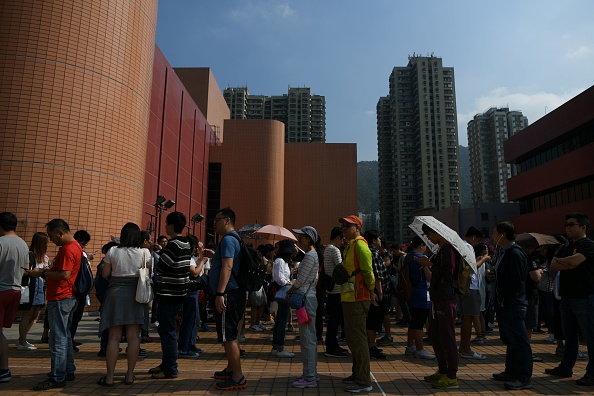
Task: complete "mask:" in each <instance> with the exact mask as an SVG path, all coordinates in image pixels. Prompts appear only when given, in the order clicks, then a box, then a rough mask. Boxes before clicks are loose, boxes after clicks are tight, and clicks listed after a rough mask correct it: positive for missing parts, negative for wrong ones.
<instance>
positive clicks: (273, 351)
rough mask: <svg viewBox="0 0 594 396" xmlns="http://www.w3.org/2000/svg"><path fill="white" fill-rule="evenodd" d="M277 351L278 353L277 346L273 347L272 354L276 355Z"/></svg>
mask: <svg viewBox="0 0 594 396" xmlns="http://www.w3.org/2000/svg"><path fill="white" fill-rule="evenodd" d="M277 353H278V349H276V348H272V350H271V351H270V354H271V355H272V356H276V354H277Z"/></svg>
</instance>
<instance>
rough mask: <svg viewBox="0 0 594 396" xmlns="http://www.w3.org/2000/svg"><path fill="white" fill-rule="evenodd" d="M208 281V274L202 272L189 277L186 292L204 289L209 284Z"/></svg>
mask: <svg viewBox="0 0 594 396" xmlns="http://www.w3.org/2000/svg"><path fill="white" fill-rule="evenodd" d="M209 285H210V281H209V279H208V275H206V274H202V275H201V276H197V277H195V278H194V277H190V281H189V282H188V292H190V293H192V292H195V291H198V290H206V289H208V288H209V287H210V286H209Z"/></svg>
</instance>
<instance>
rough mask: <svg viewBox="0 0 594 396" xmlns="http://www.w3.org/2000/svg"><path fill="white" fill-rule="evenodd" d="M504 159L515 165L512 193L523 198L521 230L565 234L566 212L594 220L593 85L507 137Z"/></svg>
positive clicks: (518, 225) (511, 196) (509, 183)
mask: <svg viewBox="0 0 594 396" xmlns="http://www.w3.org/2000/svg"><path fill="white" fill-rule="evenodd" d="M503 146H504V154H505V162H507V163H509V164H514V165H516V169H517V172H518V173H517V175H515V176H513V177H512V178H510V179H509V180H508V181H507V191H508V197H509V199H510V200H511V201H518V202H519V203H520V211H521V214H520V215H519V216H517V217H515V218H513V219H512V222H513V223H514V224H515V226H516V229H517V230H518V231H520V232H542V233H547V234H564V233H565V228H564V226H563V224H564V222H565V221H564V219H565V217H564V216H565V214H566V213H569V212H574V211H578V212H583V213H585V214H587V215H588V216H589V217H590V221H593V220H594V166H593V165H592V159H593V158H594V86H592V87H590V88H588V89H587V90H586V91H584V92H582V93H581V94H579V95H578V96H576V97H575V98H573V99H571V100H570V101H568V102H567V103H565V104H564V105H562V106H560V107H559V108H557V109H555V110H554V111H552V112H550V113H549V114H547V115H546V116H544V117H542V118H541V119H539V120H538V121H536V122H535V123H534V124H532V125H530V126H529V127H527V128H525V129H524V130H522V131H521V132H519V133H517V134H516V135H514V136H512V137H511V138H509V139H508V140H507V141H506V142H505V143H504V144H503Z"/></svg>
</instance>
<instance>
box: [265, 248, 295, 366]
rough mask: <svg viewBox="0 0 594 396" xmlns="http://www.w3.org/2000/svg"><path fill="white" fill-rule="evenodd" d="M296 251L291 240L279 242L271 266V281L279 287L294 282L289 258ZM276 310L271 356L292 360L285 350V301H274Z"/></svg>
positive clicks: (287, 310)
mask: <svg viewBox="0 0 594 396" xmlns="http://www.w3.org/2000/svg"><path fill="white" fill-rule="evenodd" d="M296 251H297V246H295V243H294V242H293V241H291V240H288V239H286V240H283V241H280V242H279V247H278V252H277V255H276V259H275V260H274V263H273V264H272V280H273V281H274V282H276V284H277V285H278V286H279V288H280V287H283V286H287V285H289V286H291V285H292V284H293V283H294V281H292V280H291V268H290V267H289V265H290V264H289V263H290V262H291V258H292V257H293V255H294V254H295V252H296ZM276 302H277V304H278V310H277V313H276V320H275V321H274V326H273V327H272V351H271V354H272V355H273V356H276V357H280V358H292V357H294V356H295V354H294V353H293V352H289V351H287V350H286V349H285V335H286V333H285V328H286V325H287V321H288V319H289V314H290V313H291V309H290V308H289V303H288V302H287V301H278V300H277V301H276Z"/></svg>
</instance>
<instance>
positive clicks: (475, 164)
mask: <svg viewBox="0 0 594 396" xmlns="http://www.w3.org/2000/svg"><path fill="white" fill-rule="evenodd" d="M527 126H528V118H527V117H526V116H524V115H523V114H522V112H521V111H510V110H509V109H508V108H507V107H504V108H496V107H492V108H490V109H489V110H487V111H486V112H484V113H482V114H477V115H475V116H474V118H473V119H472V120H470V121H469V122H468V129H467V131H468V149H469V157H470V183H471V189H472V202H473V203H481V202H490V203H498V202H499V203H505V202H509V200H508V199H507V183H506V181H507V179H509V178H510V177H512V176H514V175H515V174H516V167H515V165H513V164H506V163H505V161H504V159H503V142H504V141H506V140H507V139H509V138H510V137H512V136H513V135H515V134H516V133H517V132H519V131H521V130H522V129H524V128H526V127H527Z"/></svg>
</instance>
